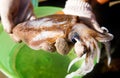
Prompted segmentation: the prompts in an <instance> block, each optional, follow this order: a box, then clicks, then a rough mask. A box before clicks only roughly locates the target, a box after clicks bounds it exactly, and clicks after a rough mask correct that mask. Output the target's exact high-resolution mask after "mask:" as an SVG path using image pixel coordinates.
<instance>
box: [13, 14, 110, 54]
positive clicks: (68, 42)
mask: <svg viewBox="0 0 120 78" xmlns="http://www.w3.org/2000/svg"><path fill="white" fill-rule="evenodd" d="M46 32H52V33H51V34H50V35H51V36H52V35H53V34H56V33H57V34H56V35H54V36H52V37H51V36H49V35H47V34H42V35H40V34H41V33H46ZM74 32H76V33H78V37H79V39H80V40H79V39H78V42H79V41H82V44H83V45H82V46H83V47H85V48H84V49H89V47H87V46H86V44H85V41H84V40H88V41H89V38H95V39H96V40H97V41H100V42H102V41H103V42H104V40H106V41H107V40H110V36H109V35H108V34H107V33H99V32H97V31H95V30H94V29H93V28H91V26H90V25H88V23H86V22H85V20H81V19H79V18H78V17H77V16H72V15H62V14H61V15H60V14H59V15H50V16H46V17H43V18H38V19H35V20H31V21H27V22H24V23H20V24H18V25H17V26H16V27H15V28H14V29H13V34H14V35H15V36H17V37H18V38H19V39H21V40H22V41H23V42H25V43H26V44H27V45H28V46H29V47H31V48H32V49H36V50H39V49H43V50H46V51H50V52H51V51H56V50H57V52H58V53H60V54H62V55H64V54H67V53H68V52H69V51H70V49H71V48H72V47H71V46H74V44H75V45H77V44H78V45H79V44H81V42H80V43H73V41H72V39H74V37H73V36H74V35H75V34H74ZM48 34H49V33H48ZM43 35H44V36H45V35H46V36H49V37H44V36H43ZM36 37H37V40H34V38H36ZM72 37H73V38H72ZM40 38H42V39H40ZM78 45H77V46H78ZM79 47H80V46H78V47H75V50H76V51H79V50H77V49H79ZM86 47H87V48H86ZM55 48H56V50H55ZM84 49H83V50H81V51H84ZM77 53H79V54H78V56H81V55H83V53H84V52H77Z"/></svg>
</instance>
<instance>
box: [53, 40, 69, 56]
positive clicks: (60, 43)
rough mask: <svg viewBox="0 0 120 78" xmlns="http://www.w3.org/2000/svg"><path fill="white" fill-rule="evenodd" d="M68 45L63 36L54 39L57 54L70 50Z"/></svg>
mask: <svg viewBox="0 0 120 78" xmlns="http://www.w3.org/2000/svg"><path fill="white" fill-rule="evenodd" d="M69 46H70V45H68V43H67V41H66V40H65V39H64V38H57V39H56V43H55V47H56V50H57V52H58V53H59V54H61V55H64V54H68V52H69V51H70V47H69Z"/></svg>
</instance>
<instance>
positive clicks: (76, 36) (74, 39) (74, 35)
mask: <svg viewBox="0 0 120 78" xmlns="http://www.w3.org/2000/svg"><path fill="white" fill-rule="evenodd" d="M76 39H78V40H80V37H79V34H78V33H77V32H75V33H74V34H73V36H72V37H71V41H72V42H73V43H76V42H77V41H76Z"/></svg>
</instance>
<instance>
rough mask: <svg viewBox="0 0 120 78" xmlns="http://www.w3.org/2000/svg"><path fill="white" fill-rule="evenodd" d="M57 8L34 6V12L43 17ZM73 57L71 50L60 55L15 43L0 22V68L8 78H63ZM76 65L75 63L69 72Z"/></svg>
mask: <svg viewBox="0 0 120 78" xmlns="http://www.w3.org/2000/svg"><path fill="white" fill-rule="evenodd" d="M59 10H61V8H58V7H50V6H46V7H36V8H35V14H36V15H37V16H38V17H43V16H46V15H51V14H54V13H55V12H56V11H59ZM75 57H76V55H75V54H74V53H73V51H72V50H71V52H70V53H69V54H68V55H64V56H62V55H60V54H58V53H57V52H55V53H49V52H45V51H43V50H38V51H36V50H32V49H30V48H29V47H28V46H26V45H25V44H24V43H15V42H14V41H13V40H12V39H11V38H10V37H9V35H8V34H7V33H6V32H4V30H3V28H2V25H1V24H0V70H1V71H2V72H3V73H4V74H5V75H6V76H8V78H64V77H65V76H66V75H67V74H68V73H67V68H68V65H69V63H70V61H71V60H72V59H73V58H75ZM78 66H79V64H78V65H77V64H75V65H74V66H73V67H72V69H71V71H70V72H72V71H75V70H76V69H77V68H78Z"/></svg>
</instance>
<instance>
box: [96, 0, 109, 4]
mask: <svg viewBox="0 0 120 78" xmlns="http://www.w3.org/2000/svg"><path fill="white" fill-rule="evenodd" d="M96 1H97V2H98V3H99V4H104V3H107V2H108V1H109V0H96Z"/></svg>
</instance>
